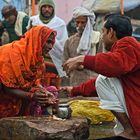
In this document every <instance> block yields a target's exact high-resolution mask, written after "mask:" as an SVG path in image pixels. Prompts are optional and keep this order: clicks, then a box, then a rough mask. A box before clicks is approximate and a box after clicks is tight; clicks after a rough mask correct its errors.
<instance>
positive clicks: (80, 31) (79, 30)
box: [76, 27, 85, 34]
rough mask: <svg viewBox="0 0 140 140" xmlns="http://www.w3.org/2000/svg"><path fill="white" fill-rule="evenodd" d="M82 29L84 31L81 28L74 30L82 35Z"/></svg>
mask: <svg viewBox="0 0 140 140" xmlns="http://www.w3.org/2000/svg"><path fill="white" fill-rule="evenodd" d="M84 29H85V28H84V27H82V28H79V27H77V28H76V30H77V32H78V33H80V34H82V33H83V31H84Z"/></svg>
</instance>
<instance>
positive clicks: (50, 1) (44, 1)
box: [39, 0, 55, 24]
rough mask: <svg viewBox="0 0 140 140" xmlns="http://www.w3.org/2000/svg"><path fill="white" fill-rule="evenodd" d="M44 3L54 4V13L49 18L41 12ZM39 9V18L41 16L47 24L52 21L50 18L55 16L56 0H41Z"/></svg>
mask: <svg viewBox="0 0 140 140" xmlns="http://www.w3.org/2000/svg"><path fill="white" fill-rule="evenodd" d="M43 5H50V6H52V7H53V10H54V11H53V14H52V16H51V17H49V18H46V17H44V16H43V15H42V14H41V7H42V6H43ZM39 11H40V13H39V18H40V20H41V21H42V22H43V23H45V24H47V23H48V22H50V20H51V19H52V18H53V17H54V15H55V3H54V1H53V0H41V1H40V2H39Z"/></svg>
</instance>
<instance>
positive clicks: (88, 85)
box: [71, 78, 97, 97]
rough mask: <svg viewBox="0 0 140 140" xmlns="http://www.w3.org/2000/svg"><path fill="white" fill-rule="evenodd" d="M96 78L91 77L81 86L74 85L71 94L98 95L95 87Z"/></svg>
mask: <svg viewBox="0 0 140 140" xmlns="http://www.w3.org/2000/svg"><path fill="white" fill-rule="evenodd" d="M95 81H96V78H95V79H90V80H88V81H86V82H84V83H82V84H80V85H79V86H76V87H73V89H72V93H71V96H78V95H82V96H87V97H97V94H96V89H95Z"/></svg>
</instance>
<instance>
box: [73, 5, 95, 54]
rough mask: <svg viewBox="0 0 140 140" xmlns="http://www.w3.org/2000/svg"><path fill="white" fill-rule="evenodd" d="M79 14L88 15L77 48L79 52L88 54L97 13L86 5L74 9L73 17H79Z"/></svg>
mask: <svg viewBox="0 0 140 140" xmlns="http://www.w3.org/2000/svg"><path fill="white" fill-rule="evenodd" d="M79 16H87V17H88V21H87V24H86V26H85V29H84V31H83V33H82V36H81V39H80V42H79V46H78V48H77V53H78V54H83V55H86V54H90V50H91V37H92V30H93V24H94V23H95V14H94V13H91V12H89V11H88V10H87V9H86V8H84V7H76V8H75V9H74V10H73V18H77V17H79Z"/></svg>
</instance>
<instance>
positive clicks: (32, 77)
mask: <svg viewBox="0 0 140 140" xmlns="http://www.w3.org/2000/svg"><path fill="white" fill-rule="evenodd" d="M51 33H54V34H55V35H56V32H55V31H54V30H52V29H50V28H48V27H45V26H35V27H33V28H32V29H30V30H29V31H28V32H26V33H25V34H24V36H23V37H22V38H21V39H20V40H18V41H14V42H12V43H10V44H7V45H4V46H1V47H0V81H1V83H3V84H4V85H5V86H7V87H11V88H19V89H23V90H25V91H30V90H31V89H32V88H33V87H34V86H35V82H36V80H38V79H41V78H43V74H44V71H45V64H44V58H43V56H42V48H43V46H44V44H45V43H46V41H47V39H48V37H49V36H50V34H51ZM0 94H1V98H0V118H1V117H6V116H16V115H17V114H18V113H19V111H20V108H21V105H22V102H21V100H20V99H19V98H17V97H15V96H13V95H10V94H7V93H4V92H3V91H1V93H0ZM7 109H8V110H9V111H7ZM8 112H9V113H8Z"/></svg>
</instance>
